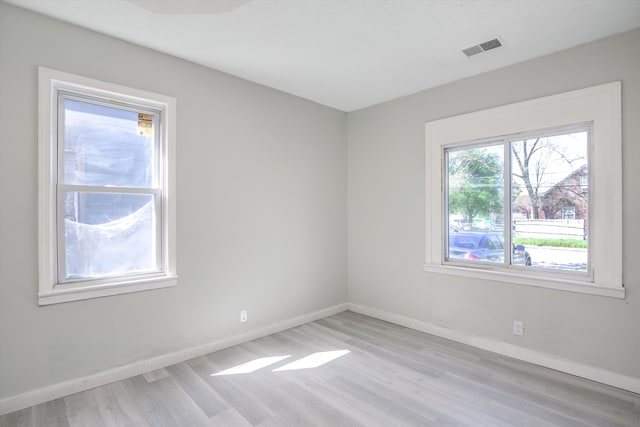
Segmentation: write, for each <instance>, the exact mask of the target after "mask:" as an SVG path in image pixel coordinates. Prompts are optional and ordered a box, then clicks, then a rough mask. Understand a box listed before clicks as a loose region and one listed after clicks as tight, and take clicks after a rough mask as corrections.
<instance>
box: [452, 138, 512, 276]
mask: <svg viewBox="0 0 640 427" xmlns="http://www.w3.org/2000/svg"><path fill="white" fill-rule="evenodd" d="M503 173H504V148H503V145H495V146H490V147H481V148H469V149H464V150H449V151H447V218H448V222H449V242H448V251H447V259H449V260H452V259H462V260H466V261H476V262H497V263H503V262H504V211H503V200H504V175H503Z"/></svg>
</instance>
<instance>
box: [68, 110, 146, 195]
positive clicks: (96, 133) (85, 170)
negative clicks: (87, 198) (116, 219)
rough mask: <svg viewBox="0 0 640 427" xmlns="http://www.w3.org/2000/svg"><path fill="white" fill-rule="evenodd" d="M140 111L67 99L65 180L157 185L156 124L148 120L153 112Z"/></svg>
mask: <svg viewBox="0 0 640 427" xmlns="http://www.w3.org/2000/svg"><path fill="white" fill-rule="evenodd" d="M139 114H141V113H138V112H134V111H129V110H125V109H120V108H113V107H107V106H104V105H99V104H96V103H92V102H86V101H79V100H75V99H64V166H63V167H64V175H63V176H64V183H65V184H76V185H111V186H121V187H151V186H152V185H153V176H154V164H153V158H154V156H153V148H154V141H153V131H152V129H153V127H151V128H150V131H148V130H147V128H145V127H143V126H144V125H145V124H146V122H147V121H146V120H144V119H145V118H146V117H148V118H149V119H150V120H151V121H153V115H145V116H144V117H141V118H140V119H142V120H139ZM151 124H152V123H151ZM141 133H142V135H141Z"/></svg>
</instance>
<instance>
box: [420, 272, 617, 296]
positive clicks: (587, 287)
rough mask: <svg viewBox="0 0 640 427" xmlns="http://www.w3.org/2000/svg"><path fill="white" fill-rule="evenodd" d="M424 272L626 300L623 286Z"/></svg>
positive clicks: (511, 274)
mask: <svg viewBox="0 0 640 427" xmlns="http://www.w3.org/2000/svg"><path fill="white" fill-rule="evenodd" d="M424 271H426V272H428V273H439V274H448V275H452V276H462V277H471V278H475V279H485V280H495V281H499V282H508V283H515V284H519V285H526V286H535V287H538V288H547V289H556V290H560V291H567V292H577V293H582V294H589V295H600V296H605V297H611V298H619V299H624V298H625V288H624V287H623V286H606V285H598V284H594V283H592V282H584V281H579V280H568V279H560V278H549V277H532V276H530V275H527V274H524V273H515V272H505V271H495V270H491V271H487V270H478V269H472V268H465V267H455V266H449V265H436V264H424Z"/></svg>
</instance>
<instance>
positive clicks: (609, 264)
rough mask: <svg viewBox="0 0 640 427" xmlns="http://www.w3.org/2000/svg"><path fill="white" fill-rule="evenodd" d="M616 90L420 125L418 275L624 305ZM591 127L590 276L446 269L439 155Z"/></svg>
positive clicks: (602, 88) (597, 89) (608, 87)
mask: <svg viewBox="0 0 640 427" xmlns="http://www.w3.org/2000/svg"><path fill="white" fill-rule="evenodd" d="M621 87H622V85H621V82H612V83H607V84H603V85H599V86H594V87H590V88H586V89H581V90H575V91H571V92H566V93H562V94H558V95H552V96H547V97H543V98H537V99H533V100H529V101H524V102H519V103H515V104H510V105H505V106H501V107H496V108H491V109H487V110H482V111H478V112H473V113H469V114H463V115H460V116H454V117H449V118H445V119H441V120H435V121H432V122H428V123H426V125H425V139H426V142H425V143H426V146H425V155H426V165H427V167H426V174H425V180H426V187H425V189H426V198H425V201H426V207H425V220H426V227H425V231H426V233H425V234H426V236H425V237H426V240H425V242H426V244H425V264H424V270H425V271H427V272H434V273H443V274H449V275H455V276H465V277H471V278H477V279H489V280H496V281H502V282H509V283H514V284H522V285H530V286H538V287H543V288H551V289H559V290H563V291H572V292H580V293H587V294H594V295H603V296H609V297H616V298H624V297H625V289H624V285H623V281H622V95H621V93H622V90H621ZM579 123H592V132H591V135H590V147H589V180H590V189H589V190H590V191H589V200H590V206H589V223H590V226H589V254H590V260H589V262H590V267H591V272H592V274H591V275H588V276H586V275H585V276H583V277H570V276H569V277H567V275H566V274H563V273H562V272H558V273H557V274H554V273H553V272H547V271H544V272H539V271H536V269H526V270H522V269H507V268H501V267H499V266H498V267H496V266H485V265H478V266H458V265H447V263H446V262H445V255H446V251H445V249H444V243H443V242H444V239H445V238H446V235H447V233H446V218H445V214H444V210H445V208H446V206H445V204H444V191H445V185H444V183H445V179H446V177H445V176H444V173H445V170H444V167H443V165H444V162H443V159H444V153H445V151H444V149H445V147H450V146H453V145H457V144H465V143H472V142H473V141H481V140H491V139H494V138H496V139H500V138H502V137H504V136H506V135H514V134H520V133H529V132H534V131H539V130H543V129H552V128H562V127H565V126H571V125H574V124H579Z"/></svg>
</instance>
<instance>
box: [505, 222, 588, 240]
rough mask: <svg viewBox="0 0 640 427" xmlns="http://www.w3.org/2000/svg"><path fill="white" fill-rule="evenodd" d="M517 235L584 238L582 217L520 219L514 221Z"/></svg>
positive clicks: (546, 237)
mask: <svg viewBox="0 0 640 427" xmlns="http://www.w3.org/2000/svg"><path fill="white" fill-rule="evenodd" d="M514 227H515V230H514V231H515V233H516V236H518V237H537V238H541V239H576V240H584V239H585V236H586V235H587V233H586V230H585V228H584V219H520V220H516V221H514Z"/></svg>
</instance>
